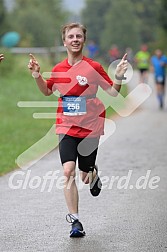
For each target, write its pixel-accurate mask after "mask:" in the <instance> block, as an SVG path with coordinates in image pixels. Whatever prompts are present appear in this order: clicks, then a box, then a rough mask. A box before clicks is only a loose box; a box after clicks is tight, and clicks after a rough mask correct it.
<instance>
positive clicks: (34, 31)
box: [10, 0, 67, 47]
mask: <svg viewBox="0 0 167 252" xmlns="http://www.w3.org/2000/svg"><path fill="white" fill-rule="evenodd" d="M66 17H67V13H66V12H65V11H63V9H62V7H61V1H59V0H49V1H41V0H33V1H25V0H16V4H15V8H14V10H13V12H12V13H11V15H10V20H11V21H12V24H13V28H14V29H15V30H16V31H17V32H19V33H20V34H21V37H22V45H25V46H49V47H50V46H54V45H55V40H56V39H57V38H59V39H60V32H59V31H60V26H61V24H62V23H64V21H65V19H66Z"/></svg>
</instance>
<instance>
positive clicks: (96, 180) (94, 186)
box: [90, 166, 102, 197]
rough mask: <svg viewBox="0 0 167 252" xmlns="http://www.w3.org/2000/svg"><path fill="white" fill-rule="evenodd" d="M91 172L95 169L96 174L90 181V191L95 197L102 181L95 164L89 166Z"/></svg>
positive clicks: (98, 192) (99, 190)
mask: <svg viewBox="0 0 167 252" xmlns="http://www.w3.org/2000/svg"><path fill="white" fill-rule="evenodd" d="M90 169H91V172H92V173H93V171H94V170H96V176H95V178H94V180H93V181H92V182H91V183H90V192H91V194H92V195H93V196H94V197H96V196H98V195H99V194H100V192H101V188H102V182H101V180H100V178H99V176H98V168H97V166H93V167H90Z"/></svg>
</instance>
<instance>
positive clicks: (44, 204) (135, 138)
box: [0, 92, 167, 252]
mask: <svg viewBox="0 0 167 252" xmlns="http://www.w3.org/2000/svg"><path fill="white" fill-rule="evenodd" d="M115 122H116V127H117V129H116V131H115V133H114V135H113V136H111V137H110V138H109V139H108V140H107V141H106V142H105V143H104V144H102V145H101V147H100V149H99V155H98V165H99V169H100V170H101V171H102V172H101V177H102V179H103V182H104V183H103V184H104V186H105V188H104V189H103V190H102V193H101V195H100V196H99V197H97V198H92V196H91V195H90V193H89V190H88V186H86V185H84V187H83V188H82V189H80V190H79V192H80V217H81V220H82V222H83V224H84V228H85V231H86V233H87V235H86V237H84V238H81V239H70V238H69V230H70V227H69V225H68V223H66V221H65V215H66V213H67V209H66V205H65V202H64V196H63V190H62V189H57V187H58V182H59V186H61V185H62V184H61V181H60V179H59V178H60V176H61V175H62V171H61V166H60V161H59V157H58V153H57V151H53V152H52V153H50V154H49V155H47V156H46V157H45V158H43V159H42V160H41V161H39V162H38V163H37V164H36V165H34V166H33V167H31V169H30V170H28V171H23V170H21V171H20V172H21V173H20V174H18V173H16V172H18V171H16V172H14V173H10V174H8V175H6V176H4V177H1V178H0V199H1V205H0V216H1V218H0V251H1V252H24V251H26V252H36V251H44V252H95V251H96V252H103V251H107V252H110V251H112V252H124V251H126V252H148V251H150V252H161V251H162V252H165V251H167V193H166V192H167V109H165V110H164V111H159V109H158V108H157V103H156V98H155V94H154V92H153V94H152V96H151V97H150V98H149V99H148V100H147V101H146V102H145V103H144V105H142V107H141V108H140V109H139V110H137V111H136V112H135V113H133V114H132V115H131V116H129V117H126V118H120V117H118V118H116V121H115ZM59 170H60V172H59ZM49 171H50V174H51V173H53V172H54V171H58V172H59V173H57V175H58V179H59V180H55V181H54V185H53V187H52V188H51V183H49V180H48V181H47V183H46V187H45V184H44V179H43V176H45V175H46V173H47V172H49ZM130 175H131V177H130ZM12 176H13V178H14V179H13V181H11V182H12V183H13V186H16V187H17V186H18V187H19V183H21V182H23V183H24V184H22V185H21V184H20V187H21V188H20V189H17V190H12V189H11V188H10V187H9V185H8V183H9V179H11V178H12ZM34 176H36V177H34ZM106 176H107V177H106ZM113 176H114V177H113ZM118 176H119V177H118ZM123 176H125V177H123ZM142 176H145V180H144V177H143V179H142ZM146 176H147V177H146ZM113 178H115V182H113V183H112V179H113ZM127 178H130V181H129V183H128V180H127ZM159 178H160V181H158V179H159ZM107 179H108V181H107ZM37 183H39V186H38V188H37V189H31V188H32V187H33V186H34V187H35V186H36V185H37ZM56 183H57V184H56ZM77 183H79V180H78V179H77ZM81 185H82V184H80V186H81ZM126 186H127V189H125V187H126ZM132 186H133V188H132ZM142 186H145V189H142V188H140V187H142ZM121 187H122V188H121ZM136 187H137V188H138V189H137V188H136ZM156 187H157V188H156ZM23 188H24V189H23ZM151 188H152V189H151ZM153 188H154V189H153ZM43 189H45V190H44V191H43V192H41V191H42V190H43ZM50 189H51V191H50V192H48V191H49V190H50Z"/></svg>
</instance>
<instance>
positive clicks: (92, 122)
mask: <svg viewBox="0 0 167 252" xmlns="http://www.w3.org/2000/svg"><path fill="white" fill-rule="evenodd" d="M112 85H113V82H112V80H111V79H110V78H109V76H108V75H107V73H106V72H105V71H104V69H103V67H102V66H101V65H100V64H99V63H98V62H95V61H93V60H92V59H89V58H86V57H83V59H82V61H80V62H79V63H78V64H76V65H73V66H71V65H69V63H68V60H67V59H65V60H64V61H62V62H61V63H59V64H57V65H56V66H55V67H54V68H53V69H52V74H51V77H50V79H48V80H47V86H48V88H49V89H50V90H52V92H54V91H55V90H58V91H59V92H60V94H61V95H63V96H65V95H66V96H85V97H86V114H84V115H76V116H70V115H64V114H63V104H62V98H59V99H58V109H57V116H56V133H57V134H68V135H70V136H75V137H80V138H84V137H86V136H88V135H89V136H88V137H99V136H100V135H103V134H104V120H105V107H104V105H103V103H102V102H101V101H100V100H99V99H98V98H97V97H95V98H93V97H92V96H94V95H96V93H97V90H98V86H100V87H101V88H102V89H103V90H106V89H108V88H109V87H111V86H112Z"/></svg>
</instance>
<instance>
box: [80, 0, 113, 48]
mask: <svg viewBox="0 0 167 252" xmlns="http://www.w3.org/2000/svg"><path fill="white" fill-rule="evenodd" d="M110 5H111V0H104V1H101V0H96V1H95V0H86V7H85V9H84V10H83V11H82V14H81V16H82V22H83V23H84V25H86V27H88V39H89V40H94V41H95V42H96V43H97V44H99V43H100V36H101V31H102V30H103V28H104V25H105V24H104V23H105V21H104V17H105V13H106V11H107V9H108V8H109V6H110Z"/></svg>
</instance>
